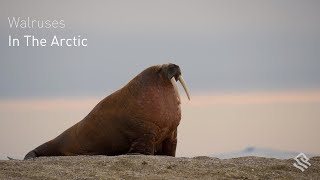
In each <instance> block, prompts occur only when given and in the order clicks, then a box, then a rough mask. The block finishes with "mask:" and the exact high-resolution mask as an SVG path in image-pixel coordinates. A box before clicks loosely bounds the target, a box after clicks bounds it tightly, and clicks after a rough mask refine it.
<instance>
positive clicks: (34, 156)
mask: <svg viewBox="0 0 320 180" xmlns="http://www.w3.org/2000/svg"><path fill="white" fill-rule="evenodd" d="M36 157H38V155H37V154H36V152H35V151H34V150H32V151H30V152H29V153H28V154H27V155H26V156H25V157H24V160H27V159H32V158H36Z"/></svg>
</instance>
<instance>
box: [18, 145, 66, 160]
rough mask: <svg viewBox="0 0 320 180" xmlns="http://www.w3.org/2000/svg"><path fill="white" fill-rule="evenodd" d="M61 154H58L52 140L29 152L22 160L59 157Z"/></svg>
mask: <svg viewBox="0 0 320 180" xmlns="http://www.w3.org/2000/svg"><path fill="white" fill-rule="evenodd" d="M61 155H62V154H61V153H60V152H59V147H58V146H57V144H56V143H55V141H54V140H51V141H48V142H46V143H44V144H42V145H40V146H39V147H37V148H35V149H34V150H32V151H30V152H29V153H28V154H27V155H26V156H25V157H24V159H31V158H36V157H40V156H61Z"/></svg>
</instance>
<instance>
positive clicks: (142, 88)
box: [25, 64, 190, 159]
mask: <svg viewBox="0 0 320 180" xmlns="http://www.w3.org/2000/svg"><path fill="white" fill-rule="evenodd" d="M176 81H180V82H181V85H182V86H183V88H184V90H185V92H186V94H187V96H188V98H189V100H190V95H189V92H188V89H187V87H186V84H185V82H184V80H183V78H182V76H181V70H180V68H179V66H177V65H175V64H164V65H157V66H151V67H149V68H147V69H146V70H144V71H142V72H141V73H140V74H139V75H137V76H136V77H135V78H134V79H132V80H131V81H130V82H129V83H128V84H127V85H125V86H124V87H123V88H121V89H119V90H117V91H116V92H114V93H112V94H111V95H109V96H108V97H106V98H104V99H103V100H102V101H101V102H99V103H98V104H97V105H96V106H95V107H94V108H93V110H92V111H91V112H90V113H89V114H88V115H87V116H86V117H85V118H84V119H83V120H82V121H80V122H78V123H77V124H75V125H73V126H72V127H70V128H69V129H67V130H66V131H64V132H63V133H62V134H60V135H59V136H58V137H56V138H55V139H53V140H51V141H49V142H46V143H44V144H42V145H40V146H39V147H37V148H36V149H34V150H32V151H30V152H29V153H28V154H27V155H26V156H25V159H29V158H34V157H39V156H72V155H120V154H135V153H140V154H146V155H168V156H175V153H176V146H177V127H178V125H179V123H180V119H181V108H180V103H181V102H180V95H179V92H178V89H177V85H176Z"/></svg>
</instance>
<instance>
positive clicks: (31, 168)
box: [0, 155, 320, 180]
mask: <svg viewBox="0 0 320 180" xmlns="http://www.w3.org/2000/svg"><path fill="white" fill-rule="evenodd" d="M294 162H295V161H294V160H293V159H288V160H279V159H273V158H262V157H252V156H251V157H241V158H234V159H226V160H221V159H218V158H211V157H206V156H199V157H194V158H185V157H179V158H173V157H167V156H143V155H130V156H128V155H123V156H64V157H40V158H36V159H31V160H26V161H21V160H3V161H0V179H41V180H43V179H320V157H313V158H311V159H310V161H309V162H310V163H311V166H310V167H309V168H308V169H306V170H305V171H304V172H302V171H300V170H299V169H297V168H295V167H294V166H293V165H292V164H293V163H294Z"/></svg>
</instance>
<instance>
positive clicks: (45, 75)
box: [0, 0, 320, 157]
mask: <svg viewBox="0 0 320 180" xmlns="http://www.w3.org/2000/svg"><path fill="white" fill-rule="evenodd" d="M319 9H320V1H317V0H314V1H312V0H306V1H299V0H282V1H278V0H264V1H263V0H244V1H237V0H221V1H211V0H208V1H207V0H201V1H195V0H175V1H172V0H171V1H169V0H167V1H166V0H165V1H147V0H138V1H116V0H114V1H110V0H107V1H93V2H92V1H83V2H80V1H68V2H65V1H63V2H61V3H58V2H55V1H54V2H53V1H52V2H47V1H46V2H44V1H22V2H21V1H15V0H5V1H1V2H0V16H1V19H0V42H1V43H0V54H1V58H0V106H1V108H0V156H3V155H4V154H5V155H6V154H9V155H11V154H13V156H15V155H16V156H19V157H22V156H23V155H24V154H25V153H26V152H27V151H29V150H31V149H32V148H34V147H35V146H37V145H39V144H41V143H42V142H44V141H47V140H49V139H50V138H53V137H55V136H57V135H58V134H59V133H61V132H62V131H63V130H65V129H66V128H68V127H70V126H71V125H73V124H74V123H76V122H78V121H79V120H81V119H82V118H83V117H84V116H85V115H86V114H87V113H89V111H90V110H91V109H92V108H93V107H94V105H95V104H96V103H97V102H98V101H99V100H100V99H102V98H103V97H105V96H107V95H108V94H110V93H111V92H113V91H115V90H117V89H119V88H121V87H122V86H123V85H125V84H126V83H127V82H128V81H129V80H130V79H132V78H133V77H134V76H135V75H136V74H138V73H139V72H141V71H142V70H143V69H144V68H146V67H148V66H151V65H154V64H162V63H167V62H169V61H170V62H173V63H176V64H178V65H180V67H181V69H182V73H183V75H184V79H185V80H186V82H187V84H188V87H189V89H190V92H191V96H192V101H191V102H187V101H183V107H182V111H183V119H182V121H181V125H180V126H179V145H178V151H177V153H178V155H180V156H193V155H209V154H213V153H215V152H227V151H233V150H239V149H242V148H244V147H246V146H257V147H266V148H274V149H280V150H290V151H305V152H309V153H315V154H320V145H319V143H318V144H317V143H315V142H317V141H318V140H319V138H320V131H318V130H317V128H318V127H320V120H319V117H320V116H319V115H320V114H319V112H320V101H319V94H320V71H319V69H320V60H319V59H320V36H319V34H320V23H319V19H320V11H319ZM8 17H21V18H27V17H31V18H33V19H39V20H47V19H49V20H54V19H57V20H61V19H62V20H64V21H65V24H66V28H65V29H10V28H9V23H8ZM26 34H32V35H35V36H39V37H43V38H51V37H52V36H53V35H59V36H63V37H65V38H72V37H73V36H77V35H81V36H82V37H85V38H88V47H71V48H53V47H42V48H41V47H33V48H32V47H8V36H9V35H14V36H18V37H19V36H23V35H26ZM181 95H182V97H184V94H183V93H182V92H181ZM184 98H185V97H184Z"/></svg>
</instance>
